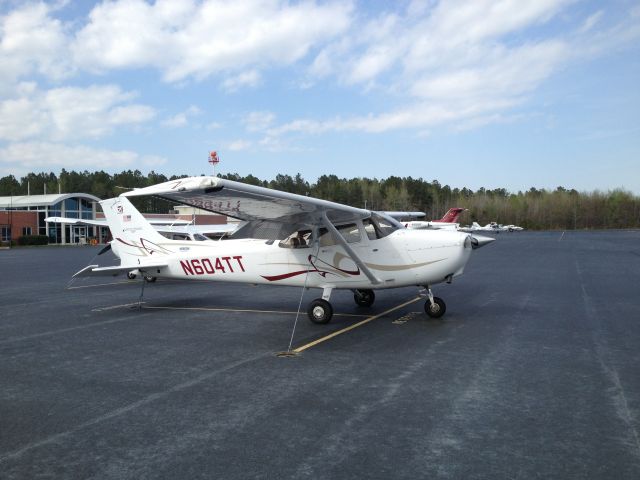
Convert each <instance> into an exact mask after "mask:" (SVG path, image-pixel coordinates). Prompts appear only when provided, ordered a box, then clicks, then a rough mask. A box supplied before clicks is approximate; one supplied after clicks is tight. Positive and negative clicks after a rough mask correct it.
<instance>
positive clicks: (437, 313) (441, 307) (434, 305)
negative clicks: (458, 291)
mask: <svg viewBox="0 0 640 480" xmlns="http://www.w3.org/2000/svg"><path fill="white" fill-rule="evenodd" d="M426 296H427V301H426V302H425V304H424V311H425V313H426V314H427V315H429V317H431V318H440V317H442V316H443V315H444V313H445V312H446V311H447V304H446V303H444V300H442V299H441V298H440V297H434V296H433V292H431V287H429V286H428V285H427V287H426Z"/></svg>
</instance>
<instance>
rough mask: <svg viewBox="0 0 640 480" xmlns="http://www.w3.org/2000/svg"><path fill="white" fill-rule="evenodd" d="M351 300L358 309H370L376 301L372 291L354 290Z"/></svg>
mask: <svg viewBox="0 0 640 480" xmlns="http://www.w3.org/2000/svg"><path fill="white" fill-rule="evenodd" d="M353 299H354V300H355V301H356V304H357V305H358V306H359V307H370V306H371V305H373V302H374V301H375V299H376V294H375V293H373V290H356V291H355V293H354V294H353Z"/></svg>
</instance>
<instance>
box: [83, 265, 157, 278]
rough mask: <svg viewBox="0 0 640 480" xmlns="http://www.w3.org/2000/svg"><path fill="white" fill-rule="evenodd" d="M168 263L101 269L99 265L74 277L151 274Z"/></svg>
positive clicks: (87, 268)
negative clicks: (133, 273)
mask: <svg viewBox="0 0 640 480" xmlns="http://www.w3.org/2000/svg"><path fill="white" fill-rule="evenodd" d="M166 266H167V264H166V263H154V264H150V265H122V266H114V267H100V266H98V265H87V266H86V267H84V268H83V269H82V270H80V271H79V272H77V273H75V274H74V275H73V277H74V278H75V277H97V276H116V275H119V274H121V273H127V272H130V271H132V270H139V271H140V272H142V273H146V272H148V273H151V272H150V270H153V269H157V268H163V267H166Z"/></svg>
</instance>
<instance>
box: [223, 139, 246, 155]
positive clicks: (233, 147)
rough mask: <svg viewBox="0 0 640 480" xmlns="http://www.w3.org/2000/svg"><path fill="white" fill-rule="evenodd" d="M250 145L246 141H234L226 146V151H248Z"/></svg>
mask: <svg viewBox="0 0 640 480" xmlns="http://www.w3.org/2000/svg"><path fill="white" fill-rule="evenodd" d="M251 146H252V143H251V142H250V141H248V140H234V141H232V142H230V143H229V145H227V150H229V151H231V152H240V151H243V150H249V149H250V148H251Z"/></svg>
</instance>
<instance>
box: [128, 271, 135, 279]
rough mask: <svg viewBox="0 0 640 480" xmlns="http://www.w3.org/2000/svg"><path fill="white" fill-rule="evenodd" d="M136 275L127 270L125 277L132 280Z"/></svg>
mask: <svg viewBox="0 0 640 480" xmlns="http://www.w3.org/2000/svg"><path fill="white" fill-rule="evenodd" d="M136 277H137V275H136V274H135V273H134V272H127V278H128V279H129V280H133V279H134V278H136Z"/></svg>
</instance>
